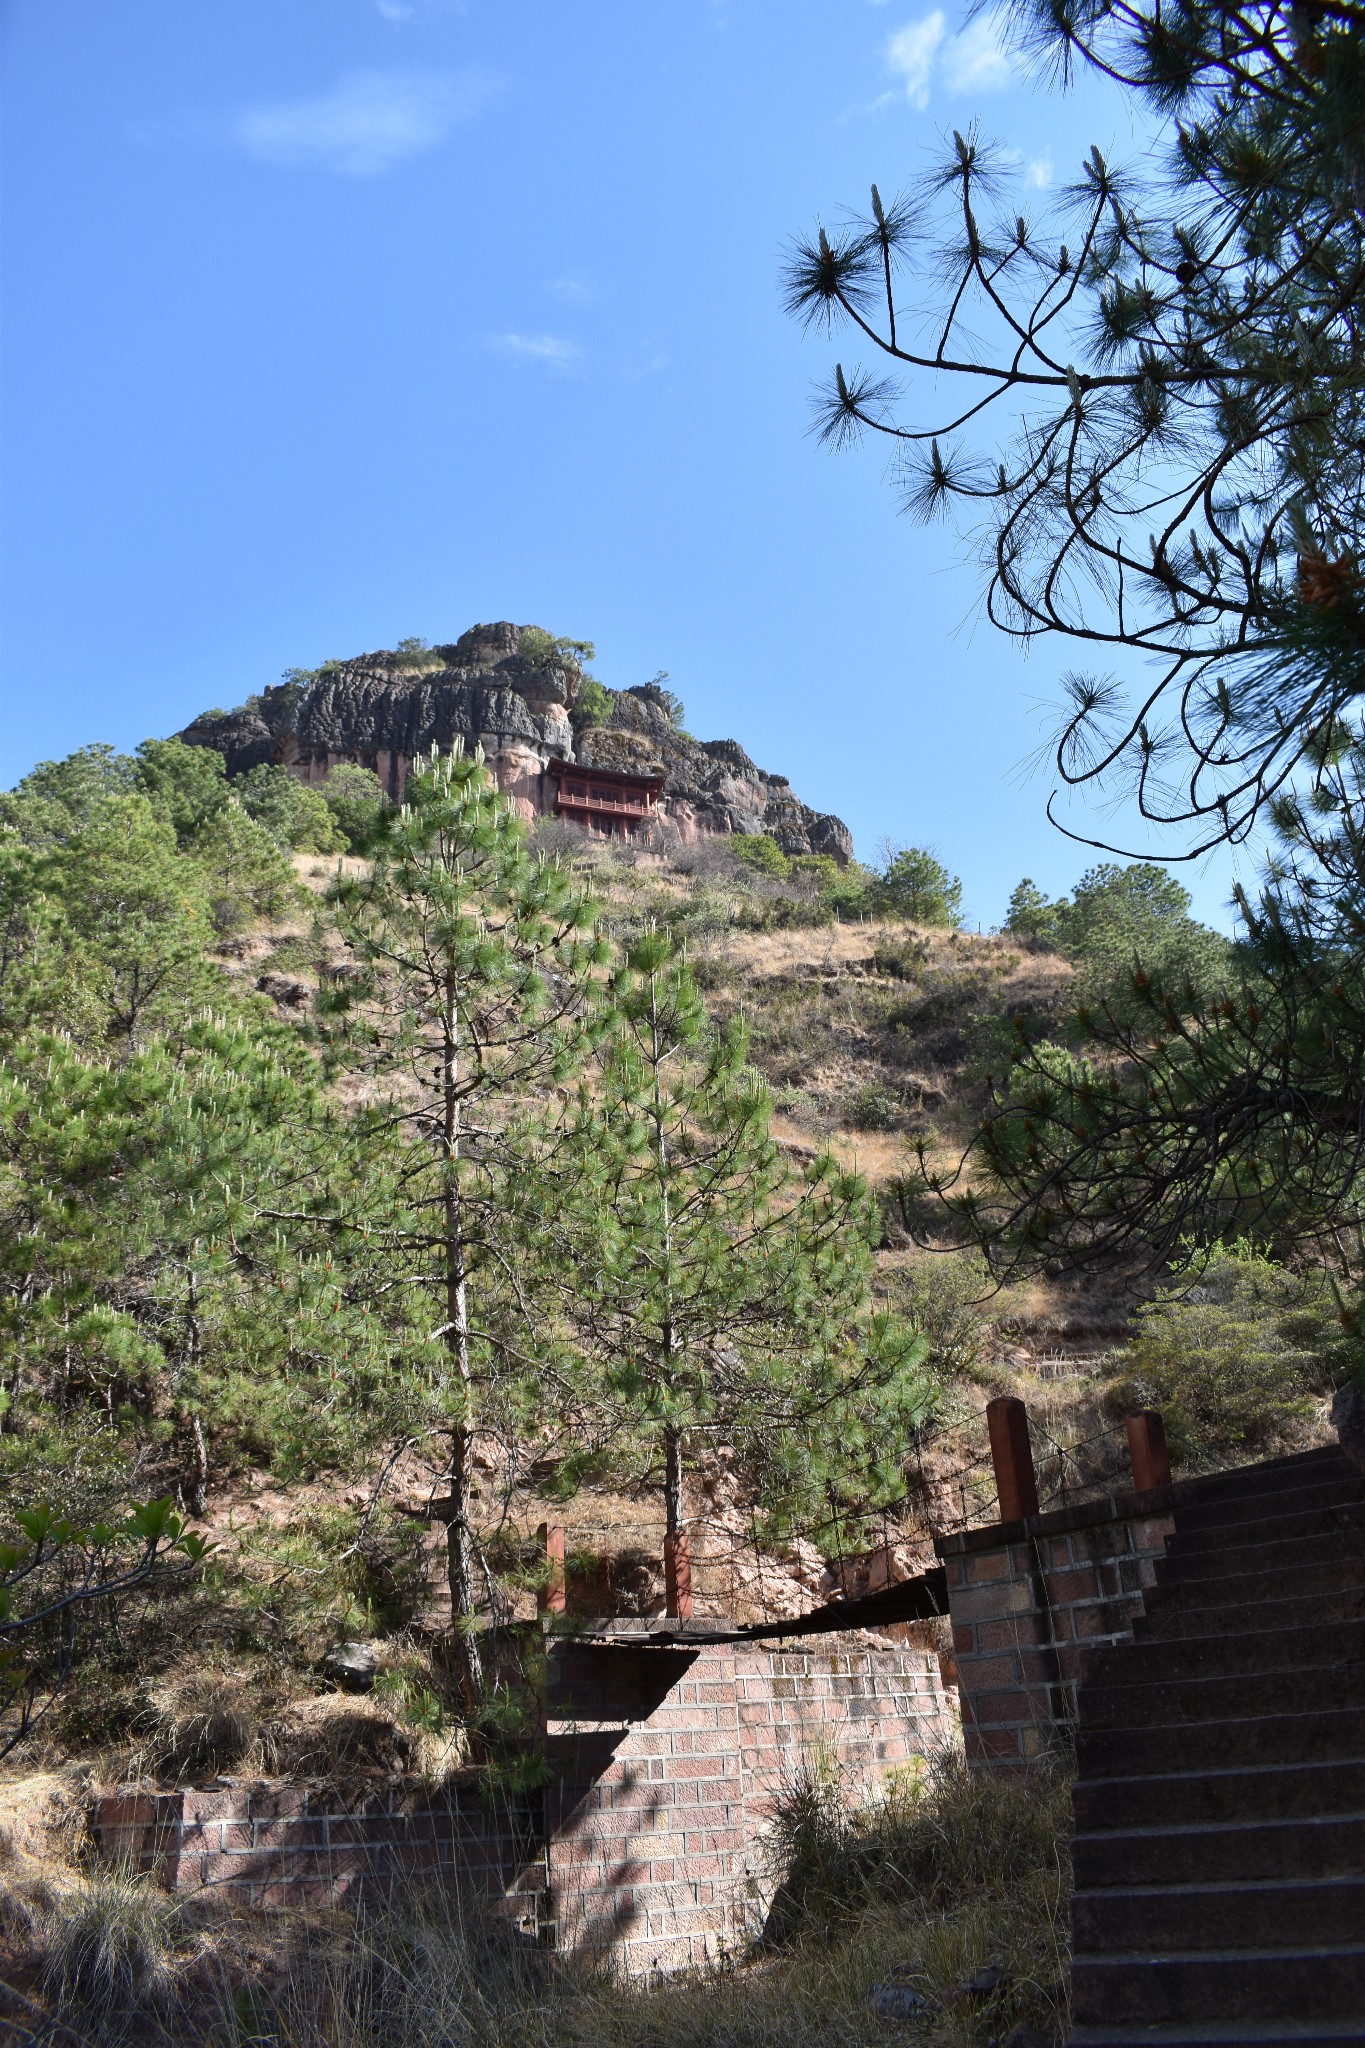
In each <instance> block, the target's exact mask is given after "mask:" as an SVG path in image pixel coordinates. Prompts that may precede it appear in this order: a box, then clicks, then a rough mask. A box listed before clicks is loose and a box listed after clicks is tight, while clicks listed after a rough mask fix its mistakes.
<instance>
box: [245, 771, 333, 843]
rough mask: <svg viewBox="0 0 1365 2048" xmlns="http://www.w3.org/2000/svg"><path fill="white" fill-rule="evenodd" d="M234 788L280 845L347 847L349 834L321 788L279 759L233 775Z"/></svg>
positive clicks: (248, 809)
mask: <svg viewBox="0 0 1365 2048" xmlns="http://www.w3.org/2000/svg"><path fill="white" fill-rule="evenodd" d="M361 772H362V774H363V773H364V772H365V771H364V770H362V771H361ZM232 788H233V791H234V793H235V794H236V797H237V801H238V802H239V803H240V804H241V806H242V809H243V810H244V811H245V812H246V814H247V816H248V817H249V818H254V819H255V821H256V823H257V824H258V825H262V826H264V828H265V830H266V831H267V832H268V833H269V834H270V836H271V838H272V839H273V840H274V841H275V842H276V844H277V845H279V846H286V847H290V848H292V849H293V851H294V852H296V853H341V852H343V851H344V850H345V847H346V844H347V841H346V836H345V834H344V833H343V832H342V830H341V827H340V826H339V825H338V823H337V821H336V819H335V817H334V816H333V814H332V810H331V807H330V806H329V804H328V802H327V799H326V797H325V796H324V795H323V793H322V791H321V790H320V789H312V788H310V787H309V786H308V784H307V783H306V782H300V781H299V779H298V777H297V776H296V775H291V774H290V772H289V770H288V769H287V768H284V767H281V766H280V765H279V763H278V762H275V761H263V762H261V763H260V765H259V766H258V767H255V768H252V769H251V770H250V771H249V772H248V773H247V774H246V775H240V776H237V777H236V778H234V780H233V783H232Z"/></svg>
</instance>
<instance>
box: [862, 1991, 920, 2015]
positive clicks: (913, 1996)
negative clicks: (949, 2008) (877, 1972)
mask: <svg viewBox="0 0 1365 2048" xmlns="http://www.w3.org/2000/svg"><path fill="white" fill-rule="evenodd" d="M867 2002H868V2004H869V2005H870V2006H871V2008H872V2010H873V2012H875V2013H876V2014H877V2016H878V2018H879V2019H884V2020H917V2019H923V2018H924V2017H925V2016H926V2015H927V2014H929V2013H931V2012H932V2011H933V2009H934V2008H933V2005H932V2003H931V2002H930V2000H929V1999H927V1998H926V1997H925V1996H924V1994H923V1993H922V1992H920V1991H912V1990H911V1989H910V1986H909V1985H908V1984H874V1985H873V1986H872V1989H871V1990H870V1991H869V1992H868V1994H867Z"/></svg>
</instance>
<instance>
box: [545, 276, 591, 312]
mask: <svg viewBox="0 0 1365 2048" xmlns="http://www.w3.org/2000/svg"><path fill="white" fill-rule="evenodd" d="M545 289H546V290H547V291H549V292H553V293H554V296H555V297H556V298H557V299H561V300H562V301H563V303H564V304H565V305H566V306H587V305H591V304H592V302H593V300H594V299H595V298H596V297H597V293H596V292H595V291H594V290H593V288H592V286H591V285H590V284H585V283H584V282H583V280H582V278H581V277H573V276H570V275H566V276H564V277H552V278H551V279H550V282H549V284H548V285H547V286H546V287H545Z"/></svg>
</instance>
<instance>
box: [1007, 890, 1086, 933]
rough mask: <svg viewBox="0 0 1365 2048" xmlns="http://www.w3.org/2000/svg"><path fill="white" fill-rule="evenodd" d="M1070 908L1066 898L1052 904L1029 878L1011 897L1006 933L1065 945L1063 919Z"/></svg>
mask: <svg viewBox="0 0 1365 2048" xmlns="http://www.w3.org/2000/svg"><path fill="white" fill-rule="evenodd" d="M1069 908H1070V904H1069V903H1068V901H1067V899H1066V897H1064V896H1063V897H1062V898H1061V899H1060V900H1059V901H1057V902H1050V901H1049V900H1048V898H1047V897H1046V896H1044V894H1043V892H1042V890H1041V889H1040V888H1039V887H1038V885H1037V883H1036V882H1035V881H1034V880H1033V878H1032V876H1030V875H1025V877H1024V879H1023V881H1022V882H1020V884H1019V886H1018V887H1017V888H1016V890H1015V891H1014V894H1013V895H1012V896H1011V897H1010V902H1009V909H1008V910H1007V911H1006V913H1005V930H1006V931H1007V932H1011V933H1013V935H1014V936H1015V938H1019V939H1038V940H1041V941H1043V942H1044V943H1045V944H1048V945H1053V946H1056V945H1059V944H1060V943H1061V930H1062V927H1061V920H1062V918H1063V917H1064V916H1065V915H1066V912H1067V911H1068V909H1069Z"/></svg>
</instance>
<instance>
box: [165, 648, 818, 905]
mask: <svg viewBox="0 0 1365 2048" xmlns="http://www.w3.org/2000/svg"><path fill="white" fill-rule="evenodd" d="M527 631H528V629H526V628H524V627H520V626H513V625H509V624H507V623H505V622H504V623H502V624H499V625H491V626H474V627H473V628H471V630H470V631H469V632H468V633H465V634H463V635H462V637H461V638H460V639H459V640H457V641H455V642H453V643H452V644H451V645H449V646H442V647H434V648H430V649H428V650H425V651H423V652H422V653H420V654H417V655H414V654H412V653H408V652H404V653H398V654H395V653H376V654H362V655H358V656H357V657H356V659H355V660H353V661H344V662H335V663H328V664H327V666H326V667H325V668H324V669H321V670H318V671H317V672H316V673H314V674H312V675H308V676H305V677H301V678H299V679H297V680H291V681H287V682H284V683H280V684H277V685H276V686H275V687H274V688H273V689H269V690H266V691H265V692H264V693H263V694H262V695H261V696H259V697H252V698H249V699H248V701H247V702H246V703H245V704H244V705H241V706H239V708H238V709H237V710H235V711H228V712H205V713H204V714H203V715H202V716H201V717H199V718H196V719H195V720H194V722H193V724H192V725H188V726H187V727H186V728H185V730H184V732H182V733H181V735H180V737H181V739H183V740H187V741H188V742H189V744H190V745H191V746H201V747H215V748H216V749H217V750H218V752H219V753H221V754H222V755H223V756H224V758H225V760H226V762H227V767H228V773H229V774H230V775H237V774H240V773H243V772H244V771H245V770H246V769H248V768H254V767H255V766H256V765H257V763H258V762H262V761H278V762H281V763H283V764H284V765H285V766H286V767H288V768H291V769H292V770H293V772H294V773H295V774H296V775H298V776H299V777H300V778H301V779H302V780H303V781H306V782H320V781H321V780H322V779H323V777H324V776H325V775H326V774H327V771H328V770H329V769H330V768H332V767H334V766H335V765H336V764H337V763H338V762H340V761H358V762H360V763H361V764H362V765H363V766H364V767H366V768H372V769H373V770H374V771H375V773H376V774H377V775H378V776H379V779H380V781H381V782H382V783H383V784H384V787H385V788H386V789H387V790H388V791H389V793H390V795H391V796H393V797H395V798H397V797H400V796H401V795H402V792H403V785H404V781H405V779H406V777H407V774H408V771H409V769H410V768H411V766H412V763H413V761H414V759H415V758H416V756H417V755H419V754H423V753H429V752H430V750H431V748H432V747H433V746H440V747H449V746H451V745H452V744H453V743H454V742H455V741H456V740H461V741H463V743H464V745H465V746H466V747H467V748H470V749H472V748H474V747H475V746H481V747H482V748H483V750H484V754H485V756H486V758H487V760H488V763H489V766H490V767H491V768H492V770H493V773H494V774H495V775H496V776H497V779H498V783H499V785H500V787H501V788H503V789H505V790H506V791H507V792H508V793H509V795H511V796H512V797H513V799H514V800H515V802H516V803H517V805H518V808H519V809H521V810H522V811H523V813H524V814H525V815H526V816H528V817H529V816H531V815H534V814H535V813H536V812H538V811H551V810H553V809H554V779H553V777H551V776H548V775H547V774H546V773H545V769H546V764H547V762H549V761H551V760H560V761H574V762H578V763H581V764H582V765H584V766H586V767H595V768H615V769H621V770H625V771H626V772H631V773H639V774H643V775H662V776H663V777H664V778H665V779H664V793H663V798H662V802H661V805H660V809H661V812H662V814H663V816H664V818H665V820H666V822H667V826H668V827H669V828H671V829H672V831H673V832H675V833H676V834H677V835H678V837H679V838H681V839H682V840H684V841H694V840H697V839H701V838H706V837H710V836H712V835H718V834H725V833H730V832H767V833H770V834H771V835H772V837H773V838H774V839H775V840H776V841H777V843H778V845H779V846H780V847H781V848H782V850H783V852H784V853H789V854H800V853H827V854H831V855H832V856H833V857H834V859H835V860H837V861H838V862H839V864H840V866H841V867H842V866H843V865H844V864H845V863H846V862H847V861H848V860H849V858H850V857H851V855H852V852H853V840H852V837H851V835H850V833H849V830H848V827H847V826H846V825H845V824H844V823H843V822H842V820H840V819H839V818H835V817H831V816H829V815H828V814H827V813H825V812H820V811H813V810H811V809H810V808H809V807H808V806H807V805H806V804H803V803H801V802H800V801H799V800H798V799H797V798H796V797H795V796H794V795H793V794H792V790H791V785H790V784H789V783H788V781H787V779H786V777H785V776H783V775H768V774H765V773H764V771H763V770H762V769H761V768H758V767H755V765H754V763H753V762H752V761H751V760H750V759H749V756H748V755H747V754H746V753H745V751H744V749H743V748H742V747H741V746H740V745H739V744H738V742H737V741H735V740H694V739H693V738H692V737H691V735H690V734H689V733H685V732H682V731H680V730H679V729H678V728H677V727H676V726H675V725H674V723H673V720H672V718H671V716H670V714H669V708H668V702H667V699H666V697H665V695H664V693H663V691H662V690H659V689H657V688H655V687H654V686H653V685H652V684H645V685H643V686H641V687H639V688H636V689H630V690H606V691H601V690H585V689H584V686H583V685H584V679H583V676H582V674H581V673H580V671H579V670H578V669H577V668H576V667H575V666H574V665H573V664H572V663H571V662H568V661H561V660H560V659H559V658H558V656H556V655H551V656H549V657H548V658H547V657H543V656H542V655H541V652H540V647H541V642H542V641H543V638H544V636H543V635H540V636H532V637H531V638H530V639H529V640H528V646H529V647H530V648H531V649H532V650H533V652H532V653H527V652H523V647H522V635H523V633H524V632H527ZM589 707H591V709H589Z"/></svg>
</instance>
